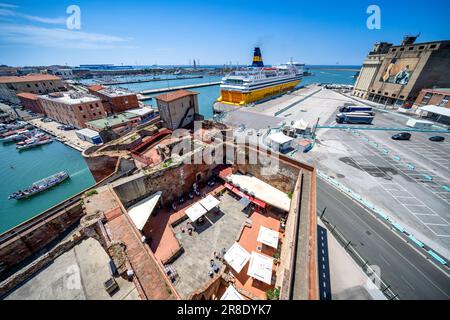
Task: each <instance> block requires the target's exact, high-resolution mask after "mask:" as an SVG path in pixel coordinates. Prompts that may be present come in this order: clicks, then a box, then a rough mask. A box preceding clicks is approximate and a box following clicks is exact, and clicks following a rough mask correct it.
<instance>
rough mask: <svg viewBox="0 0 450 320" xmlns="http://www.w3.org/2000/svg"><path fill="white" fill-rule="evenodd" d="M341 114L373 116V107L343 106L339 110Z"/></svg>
mask: <svg viewBox="0 0 450 320" xmlns="http://www.w3.org/2000/svg"><path fill="white" fill-rule="evenodd" d="M339 112H367V113H371V114H372V115H373V111H372V107H368V106H343V107H340V108H339Z"/></svg>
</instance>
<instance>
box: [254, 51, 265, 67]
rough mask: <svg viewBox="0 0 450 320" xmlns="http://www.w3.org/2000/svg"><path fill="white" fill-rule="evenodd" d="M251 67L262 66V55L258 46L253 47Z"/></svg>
mask: <svg viewBox="0 0 450 320" xmlns="http://www.w3.org/2000/svg"><path fill="white" fill-rule="evenodd" d="M252 67H259V68H262V67H264V63H263V60H262V55H261V49H259V47H256V48H255V52H254V54H253V63H252Z"/></svg>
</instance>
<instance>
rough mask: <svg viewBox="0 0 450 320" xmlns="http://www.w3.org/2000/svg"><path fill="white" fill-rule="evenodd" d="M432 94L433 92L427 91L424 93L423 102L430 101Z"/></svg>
mask: <svg viewBox="0 0 450 320" xmlns="http://www.w3.org/2000/svg"><path fill="white" fill-rule="evenodd" d="M431 96H432V94H431V93H427V94H425V95H424V97H423V99H422V103H423V104H427V103H428V101H430V99H431Z"/></svg>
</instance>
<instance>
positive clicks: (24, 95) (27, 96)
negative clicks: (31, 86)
mask: <svg viewBox="0 0 450 320" xmlns="http://www.w3.org/2000/svg"><path fill="white" fill-rule="evenodd" d="M16 96H18V97H21V98H25V99H30V100H37V99H38V95H37V94H34V93H30V92H21V93H17V94H16Z"/></svg>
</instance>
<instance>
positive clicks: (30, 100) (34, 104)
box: [17, 92, 44, 114]
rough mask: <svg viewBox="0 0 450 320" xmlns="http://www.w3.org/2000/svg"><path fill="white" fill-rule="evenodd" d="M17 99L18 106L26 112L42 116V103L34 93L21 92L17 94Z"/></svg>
mask: <svg viewBox="0 0 450 320" xmlns="http://www.w3.org/2000/svg"><path fill="white" fill-rule="evenodd" d="M17 97H18V98H19V100H20V104H21V105H22V106H23V107H24V108H25V109H27V110H30V111H31V112H34V113H41V114H44V109H43V108H42V103H41V101H40V100H39V96H38V95H37V94H34V93H29V92H22V93H18V94H17Z"/></svg>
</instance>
